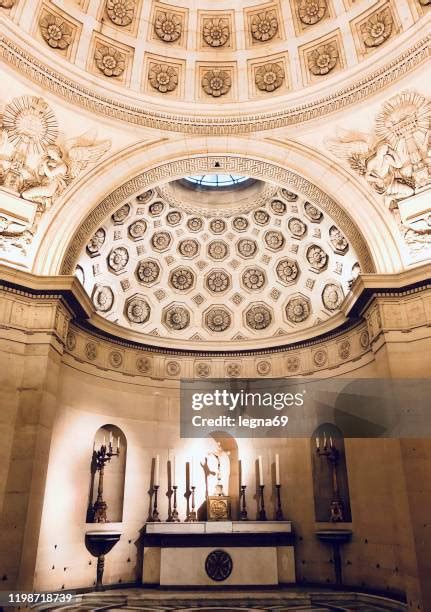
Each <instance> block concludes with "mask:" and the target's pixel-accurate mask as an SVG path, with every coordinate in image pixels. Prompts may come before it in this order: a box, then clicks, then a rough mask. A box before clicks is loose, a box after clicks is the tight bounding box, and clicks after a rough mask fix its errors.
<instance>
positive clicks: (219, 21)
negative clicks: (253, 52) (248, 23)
mask: <svg viewBox="0 0 431 612" xmlns="http://www.w3.org/2000/svg"><path fill="white" fill-rule="evenodd" d="M202 37H203V39H204V41H205V42H206V44H207V45H209V46H210V47H223V46H224V45H225V44H226V43H227V41H228V40H229V37H230V30H229V21H228V19H224V18H222V17H214V18H213V19H204V24H203V31H202Z"/></svg>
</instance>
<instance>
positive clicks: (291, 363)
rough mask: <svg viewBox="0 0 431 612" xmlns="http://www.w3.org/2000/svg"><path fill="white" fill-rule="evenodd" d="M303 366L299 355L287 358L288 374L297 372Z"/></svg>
mask: <svg viewBox="0 0 431 612" xmlns="http://www.w3.org/2000/svg"><path fill="white" fill-rule="evenodd" d="M300 365H301V361H300V359H299V357H298V356H297V355H292V356H290V357H287V358H286V370H287V371H288V372H297V371H298V370H299V367H300Z"/></svg>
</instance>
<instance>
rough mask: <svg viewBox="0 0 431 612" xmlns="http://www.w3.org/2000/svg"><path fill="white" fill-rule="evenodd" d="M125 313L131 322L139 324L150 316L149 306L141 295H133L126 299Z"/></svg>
mask: <svg viewBox="0 0 431 612" xmlns="http://www.w3.org/2000/svg"><path fill="white" fill-rule="evenodd" d="M125 314H126V317H127V318H128V320H129V321H130V322H131V323H137V324H139V325H141V324H143V323H146V322H147V321H148V319H149V318H150V314H151V308H150V305H149V304H148V302H147V301H146V300H145V299H144V298H143V297H139V296H135V297H132V298H130V299H129V300H127V302H126V312H125Z"/></svg>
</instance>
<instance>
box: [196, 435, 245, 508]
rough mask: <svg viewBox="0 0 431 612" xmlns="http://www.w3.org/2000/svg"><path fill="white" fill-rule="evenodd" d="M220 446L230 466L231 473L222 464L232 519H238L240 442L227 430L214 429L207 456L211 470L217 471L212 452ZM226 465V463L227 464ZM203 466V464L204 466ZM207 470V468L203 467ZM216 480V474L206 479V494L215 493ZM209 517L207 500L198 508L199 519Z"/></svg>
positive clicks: (223, 480)
mask: <svg viewBox="0 0 431 612" xmlns="http://www.w3.org/2000/svg"><path fill="white" fill-rule="evenodd" d="M218 447H219V448H220V449H221V451H222V452H223V453H224V456H225V457H226V462H227V461H228V467H229V475H228V476H227V477H226V475H224V474H223V471H224V470H226V467H225V466H223V463H222V465H221V469H222V482H223V485H224V494H225V495H229V496H230V498H231V518H232V520H237V519H238V516H239V462H238V444H237V442H236V440H235V438H234V437H233V436H231V435H230V434H228V433H227V432H225V431H214V432H212V433H211V434H209V436H208V451H207V455H206V457H205V459H204V460H205V461H206V459H208V460H209V469H211V471H214V472H215V471H216V470H215V469H214V465H215V463H216V460H215V458H213V461H211V453H212V452H214V451H215V450H217V448H218ZM225 465H226V464H225ZM202 467H203V466H202ZM203 470H204V472H205V468H204V467H203ZM215 482H216V476H215V475H212V476H210V477H209V479H208V481H207V480H206V494H208V495H213V494H214V491H213V490H212V489H213V487H214V484H215ZM206 518H207V509H206V501H205V503H204V504H202V506H201V507H200V508H199V509H198V519H199V520H206Z"/></svg>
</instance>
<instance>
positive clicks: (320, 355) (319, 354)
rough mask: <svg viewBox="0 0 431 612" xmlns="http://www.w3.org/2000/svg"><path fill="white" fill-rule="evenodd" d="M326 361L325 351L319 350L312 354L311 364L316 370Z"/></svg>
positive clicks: (326, 354)
mask: <svg viewBox="0 0 431 612" xmlns="http://www.w3.org/2000/svg"><path fill="white" fill-rule="evenodd" d="M327 361H328V353H327V351H326V349H319V350H318V351H316V352H315V353H314V354H313V363H314V365H316V366H317V367H318V368H321V367H322V366H324V365H325V364H326V362H327Z"/></svg>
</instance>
